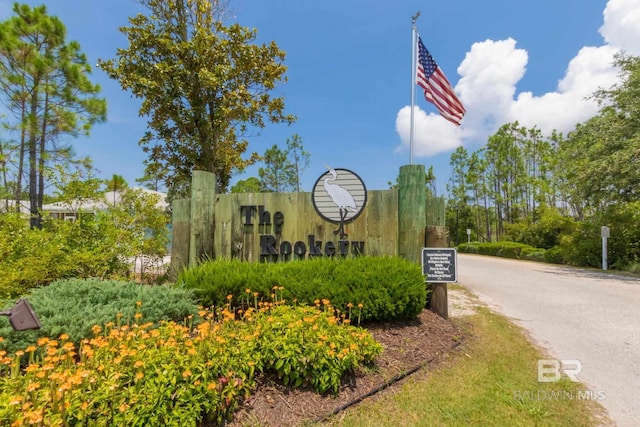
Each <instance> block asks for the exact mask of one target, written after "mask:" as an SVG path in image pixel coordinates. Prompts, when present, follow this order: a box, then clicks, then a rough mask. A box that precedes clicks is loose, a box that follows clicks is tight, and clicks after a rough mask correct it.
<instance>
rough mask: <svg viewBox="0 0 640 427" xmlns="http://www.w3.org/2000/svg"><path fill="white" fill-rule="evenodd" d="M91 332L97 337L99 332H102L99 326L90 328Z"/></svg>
mask: <svg viewBox="0 0 640 427" xmlns="http://www.w3.org/2000/svg"><path fill="white" fill-rule="evenodd" d="M91 332H93V334H94V335H98V334H99V333H100V332H102V328H101V327H100V325H94V326H93V327H92V328H91Z"/></svg>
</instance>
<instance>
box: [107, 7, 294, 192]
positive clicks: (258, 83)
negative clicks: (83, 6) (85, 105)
mask: <svg viewBox="0 0 640 427" xmlns="http://www.w3.org/2000/svg"><path fill="white" fill-rule="evenodd" d="M140 3H141V4H142V5H143V6H145V7H146V8H147V9H148V11H149V14H148V15H146V16H145V15H143V14H138V15H136V16H135V17H133V18H131V19H130V24H131V25H130V26H128V27H122V28H120V31H122V32H123V33H124V34H125V36H126V37H127V39H128V47H127V48H123V49H118V51H117V54H116V59H111V60H100V61H99V62H98V65H99V66H100V67H101V68H102V69H103V70H104V71H106V72H107V73H108V75H109V76H110V77H111V78H113V79H117V80H118V81H119V82H120V85H121V86H122V88H123V89H125V90H128V91H131V92H132V93H133V95H134V96H136V97H137V98H140V99H142V105H141V107H140V115H141V116H145V117H148V118H149V121H148V128H149V129H150V130H149V131H148V132H147V133H146V134H145V135H144V136H143V137H142V139H141V140H140V142H139V143H140V145H141V146H142V147H143V150H145V151H146V152H147V154H148V155H149V159H150V161H151V162H154V163H158V164H159V165H161V166H162V167H166V169H167V171H168V173H167V175H165V183H166V185H167V188H168V190H169V192H170V193H172V194H174V193H175V194H177V193H179V191H178V190H180V191H182V190H184V189H185V188H186V187H188V185H189V181H190V177H191V173H192V171H193V170H196V169H197V170H205V171H209V172H214V173H215V175H216V179H217V191H219V192H225V191H226V190H227V187H228V184H229V180H230V178H231V174H232V172H233V171H235V170H237V171H242V170H243V169H244V168H245V167H246V166H247V165H249V164H252V163H254V162H255V161H256V160H257V159H258V155H257V154H256V153H252V154H251V155H250V156H249V157H248V158H246V157H242V155H243V154H244V153H245V151H246V150H247V145H248V142H247V140H246V136H247V135H248V134H250V133H255V132H256V131H259V130H260V129H262V128H263V127H264V126H265V124H266V122H267V121H269V122H272V123H279V122H285V123H292V122H293V121H294V120H295V118H294V117H293V116H291V115H288V114H285V113H284V99H283V98H282V97H273V96H272V95H271V92H272V91H273V90H274V89H275V88H276V86H277V84H278V83H282V82H285V81H286V77H285V72H286V66H285V65H284V64H283V61H284V57H285V52H284V51H282V50H281V49H280V48H279V47H278V46H277V45H276V43H275V42H271V43H269V44H262V45H259V44H256V43H255V41H256V37H257V32H256V30H255V29H248V28H245V27H242V26H240V25H239V24H231V25H228V26H227V25H225V24H224V23H223V22H222V19H221V14H222V13H223V12H224V8H225V3H224V2H218V1H216V2H210V1H207V0H141V1H140ZM172 189H174V191H173V192H172Z"/></svg>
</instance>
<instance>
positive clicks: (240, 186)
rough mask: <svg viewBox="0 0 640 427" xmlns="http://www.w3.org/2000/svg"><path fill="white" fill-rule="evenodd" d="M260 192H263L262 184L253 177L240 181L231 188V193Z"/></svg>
mask: <svg viewBox="0 0 640 427" xmlns="http://www.w3.org/2000/svg"><path fill="white" fill-rule="evenodd" d="M262 191H264V190H263V188H262V183H261V182H260V180H259V179H258V178H256V177H255V176H252V177H249V178H247V179H241V180H240V181H238V182H236V183H235V184H234V185H233V186H231V192H232V193H260V192H262Z"/></svg>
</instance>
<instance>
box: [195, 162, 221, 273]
mask: <svg viewBox="0 0 640 427" xmlns="http://www.w3.org/2000/svg"><path fill="white" fill-rule="evenodd" d="M215 200H216V176H215V174H213V173H211V172H205V171H193V175H192V176H191V209H190V219H191V227H190V230H189V234H190V238H189V266H190V267H193V266H195V265H196V264H197V263H198V262H199V261H201V260H202V259H206V258H209V259H213V258H215V251H214V246H213V243H214V240H213V232H214V205H215Z"/></svg>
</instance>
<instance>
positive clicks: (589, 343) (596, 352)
mask: <svg viewBox="0 0 640 427" xmlns="http://www.w3.org/2000/svg"><path fill="white" fill-rule="evenodd" d="M457 257H458V259H457V261H458V283H459V284H460V285H462V286H463V287H465V288H467V289H469V290H470V291H472V292H473V293H474V294H476V295H477V296H478V297H479V298H480V299H481V300H482V301H483V302H485V303H487V304H488V305H489V306H490V307H491V308H492V309H494V311H497V312H499V313H501V314H503V315H506V316H507V317H509V318H511V319H512V320H514V321H515V323H516V324H518V325H520V326H522V327H523V328H525V329H526V330H528V331H529V333H530V334H531V338H532V339H533V340H534V341H536V343H537V344H538V345H539V346H541V347H543V348H544V349H546V350H547V352H548V353H549V356H550V357H551V358H553V359H556V360H558V361H559V360H566V359H570V360H578V361H580V362H581V363H582V371H581V372H580V373H579V374H577V375H576V377H577V379H578V380H579V381H581V382H583V383H585V384H586V385H587V388H588V389H589V391H590V396H592V397H593V398H594V399H596V400H599V401H600V403H602V405H603V406H604V407H605V408H606V409H607V410H608V412H609V416H610V417H611V418H612V419H613V420H614V421H615V422H616V423H617V424H618V426H619V427H627V426H629V427H636V426H640V399H639V397H640V279H638V278H631V277H625V276H617V275H612V274H607V273H606V272H601V271H597V270H595V271H592V270H583V269H577V268H571V267H563V266H554V265H547V264H541V263H534V262H527V261H515V260H508V259H502V258H494V257H484V256H478V255H467V254H461V253H458V256H457ZM565 367H566V368H568V369H577V366H575V365H569V364H567V366H565ZM547 368H549V369H551V371H549V372H550V374H548V375H551V377H553V376H554V374H553V366H550V367H549V366H547ZM532 369H534V370H535V371H536V372H537V371H538V369H537V365H534V366H532Z"/></svg>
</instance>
